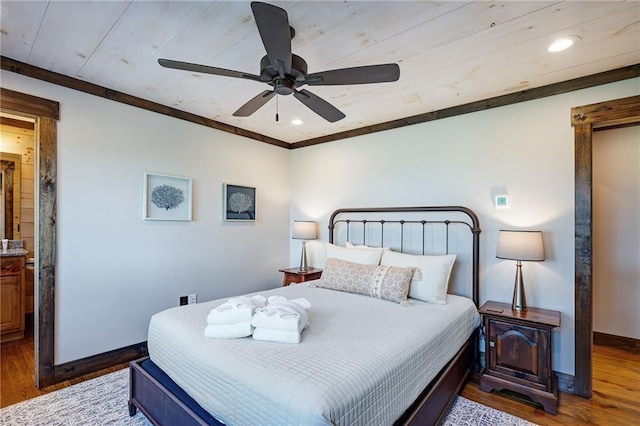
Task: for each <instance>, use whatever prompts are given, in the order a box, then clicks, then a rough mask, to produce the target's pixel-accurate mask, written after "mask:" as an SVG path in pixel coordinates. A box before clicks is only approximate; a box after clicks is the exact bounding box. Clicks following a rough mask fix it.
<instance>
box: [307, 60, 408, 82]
mask: <svg viewBox="0 0 640 426" xmlns="http://www.w3.org/2000/svg"><path fill="white" fill-rule="evenodd" d="M399 78H400V67H399V66H398V64H381V65H366V66H362V67H353V68H341V69H337V70H329V71H323V72H317V73H313V74H309V75H307V77H306V83H307V84H308V85H309V86H335V85H343V84H368V83H385V82H390V81H397V80H398V79H399Z"/></svg>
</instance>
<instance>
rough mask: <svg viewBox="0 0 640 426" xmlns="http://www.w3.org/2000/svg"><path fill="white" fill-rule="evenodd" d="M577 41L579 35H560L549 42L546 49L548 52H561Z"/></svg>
mask: <svg viewBox="0 0 640 426" xmlns="http://www.w3.org/2000/svg"><path fill="white" fill-rule="evenodd" d="M579 41H580V37H578V36H576V35H572V36H567V37H562V38H559V39H557V40H555V41H554V42H553V43H551V44H550V45H549V47H548V48H547V50H548V51H549V52H561V51H563V50H566V49H568V48H570V47H571V46H573V45H574V44H576V43H577V42H579Z"/></svg>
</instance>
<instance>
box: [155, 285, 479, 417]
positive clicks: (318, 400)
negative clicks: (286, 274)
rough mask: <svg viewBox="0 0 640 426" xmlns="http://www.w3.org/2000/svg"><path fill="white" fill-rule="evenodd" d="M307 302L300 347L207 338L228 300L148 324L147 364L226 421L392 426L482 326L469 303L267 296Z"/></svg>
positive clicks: (299, 289)
mask: <svg viewBox="0 0 640 426" xmlns="http://www.w3.org/2000/svg"><path fill="white" fill-rule="evenodd" d="M259 294H263V295H265V296H269V295H273V294H278V295H282V296H285V297H287V298H296V297H305V298H306V299H307V300H309V301H310V302H311V305H312V306H311V308H310V310H309V318H310V323H309V327H308V328H307V329H306V330H304V331H303V334H302V340H301V343H299V344H286V343H275V342H264V341H256V340H253V339H252V338H250V337H249V338H242V339H207V338H205V337H204V328H205V326H206V317H207V315H208V314H209V312H210V310H211V309H213V308H214V307H215V306H217V305H219V304H220V303H222V302H224V301H225V300H226V299H220V300H217V301H212V302H207V303H200V304H195V305H186V306H182V307H179V308H172V309H168V310H166V311H163V312H160V313H158V314H156V315H154V316H153V317H152V319H151V322H150V325H149V336H148V347H149V355H150V357H151V359H152V360H153V361H154V362H155V363H156V364H157V365H158V366H159V367H160V368H162V369H163V370H164V371H165V372H166V373H167V374H168V375H169V377H171V378H172V379H173V380H174V381H175V382H176V383H177V384H178V385H179V386H180V387H182V388H183V389H184V390H185V391H186V392H187V393H188V394H189V395H191V397H192V398H194V399H195V400H196V401H197V402H198V403H199V404H200V405H201V406H202V407H203V408H204V409H206V410H207V411H209V412H210V413H212V414H213V415H214V416H215V417H216V418H217V419H218V420H220V421H221V422H223V423H225V424H228V425H258V424H259V425H328V424H336V425H338V424H339V425H374V424H375V425H385V424H392V423H393V422H394V421H395V420H396V419H397V418H399V417H400V415H402V413H403V412H404V411H405V410H406V409H407V408H408V407H409V406H410V405H411V403H412V402H413V401H414V400H415V399H416V398H417V397H418V395H419V394H420V392H421V391H422V390H423V389H424V388H425V387H426V385H427V384H428V383H429V382H430V381H431V380H432V379H433V377H435V375H436V374H437V373H438V371H440V369H441V368H442V367H443V366H444V365H445V364H446V363H447V362H448V361H449V359H451V358H452V357H453V355H454V354H455V353H456V352H457V351H458V350H459V348H460V347H462V345H463V344H464V342H465V341H466V340H467V339H468V337H469V336H470V335H471V333H472V332H473V330H474V329H475V328H476V327H477V326H478V325H479V323H480V318H479V315H478V313H477V310H476V307H475V305H474V304H473V302H472V301H471V300H470V299H468V298H464V297H459V296H453V295H449V296H448V297H447V304H446V305H435V304H429V303H424V302H421V301H417V300H413V299H411V302H412V304H411V306H408V307H403V306H401V305H399V304H396V303H393V302H389V301H384V300H379V299H375V298H371V297H368V296H363V295H356V294H350V293H344V292H339V291H334V290H329V289H323V288H315V287H309V285H308V283H303V284H297V285H291V286H288V287H283V288H277V289H274V290H269V291H265V292H259Z"/></svg>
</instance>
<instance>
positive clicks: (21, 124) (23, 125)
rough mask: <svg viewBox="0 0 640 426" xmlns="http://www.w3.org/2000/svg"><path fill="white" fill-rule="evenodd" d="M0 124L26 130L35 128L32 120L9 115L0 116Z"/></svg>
mask: <svg viewBox="0 0 640 426" xmlns="http://www.w3.org/2000/svg"><path fill="white" fill-rule="evenodd" d="M0 126H10V127H16V128H18V129H25V130H34V129H35V124H34V123H33V122H31V121H25V120H16V119H15V118H9V117H0Z"/></svg>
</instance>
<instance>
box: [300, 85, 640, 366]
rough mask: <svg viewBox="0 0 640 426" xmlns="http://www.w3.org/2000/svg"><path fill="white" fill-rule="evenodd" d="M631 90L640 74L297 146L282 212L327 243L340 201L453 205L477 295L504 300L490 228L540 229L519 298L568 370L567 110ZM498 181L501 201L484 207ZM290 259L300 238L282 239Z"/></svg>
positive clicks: (501, 268) (570, 236)
mask: <svg viewBox="0 0 640 426" xmlns="http://www.w3.org/2000/svg"><path fill="white" fill-rule="evenodd" d="M637 94H640V79H633V80H626V81H622V82H618V83H613V84H608V85H604V86H599V87H595V88H591V89H586V90H581V91H577V92H573V93H569V94H564V95H558V96H553V97H549V98H544V99H539V100H535V101H530V102H525V103H520V104H516V105H510V106H506V107H502V108H495V109H491V110H486V111H482V112H477V113H472V114H466V115H463V116H457V117H452V118H448V119H443V120H437V121H433V122H429V123H423V124H418V125H414V126H409V127H403V128H401V129H396V130H390V131H386V132H380V133H375V134H371V135H366V136H361V137H355V138H351V139H346V140H342V141H336V142H332V143H328V144H323V145H316V146H311V147H307V148H302V149H296V150H294V151H293V152H292V155H291V217H292V219H310V220H317V221H318V222H319V223H320V226H319V230H320V238H321V240H324V241H327V240H328V235H327V232H328V230H327V226H326V225H327V223H328V217H329V215H330V213H331V212H332V211H333V210H334V209H336V208H340V207H358V206H360V207H371V206H400V205H451V204H454V205H464V206H467V207H470V208H471V209H473V210H474V211H475V212H476V213H477V214H478V216H479V219H480V225H481V228H482V234H481V237H480V240H481V243H480V250H481V254H480V268H481V277H480V280H481V282H480V286H481V288H480V297H481V302H484V301H486V300H489V299H491V300H497V301H503V302H510V301H511V296H512V292H513V281H514V276H515V264H514V262H511V261H504V260H499V259H496V257H495V250H496V243H497V235H498V230H499V229H501V228H527V229H539V230H541V231H543V233H544V243H545V250H546V257H547V260H546V261H545V262H540V263H527V264H525V265H524V266H523V270H524V272H523V274H524V280H525V285H526V290H527V301H528V304H529V305H530V306H535V307H541V308H546V309H555V310H558V311H561V313H562V326H561V327H560V329H559V330H557V331H556V332H555V333H554V345H555V347H554V362H555V365H554V369H555V370H557V371H560V372H564V373H567V374H574V355H575V354H574V352H575V351H574V321H575V317H574V155H573V153H574V136H573V128H572V127H571V123H570V110H571V108H572V107H574V106H580V105H586V104H591V103H594V102H600V101H604V100H609V99H616V98H621V97H627V96H632V95H637ZM504 190H506V192H508V194H509V195H510V197H511V205H512V207H511V208H510V209H506V210H496V209H494V208H493V203H492V202H493V198H492V197H493V195H495V193H496V192H503V191H504ZM291 248H292V249H291V258H290V262H291V264H293V265H295V264H297V263H298V262H299V253H300V243H299V242H296V241H292V242H291Z"/></svg>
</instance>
